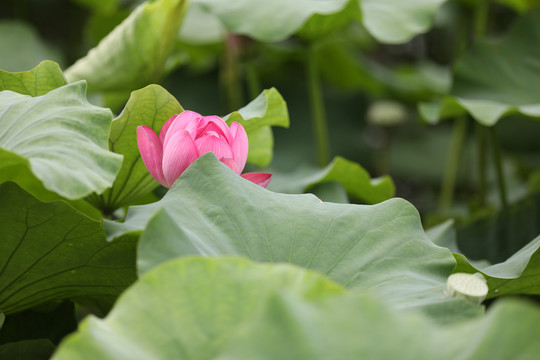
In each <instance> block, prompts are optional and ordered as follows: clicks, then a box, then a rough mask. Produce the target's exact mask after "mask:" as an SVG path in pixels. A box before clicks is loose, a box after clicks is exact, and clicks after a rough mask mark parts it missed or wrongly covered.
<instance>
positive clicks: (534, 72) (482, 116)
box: [420, 9, 540, 126]
mask: <svg viewBox="0 0 540 360" xmlns="http://www.w3.org/2000/svg"><path fill="white" fill-rule="evenodd" d="M539 41H540V9H536V10H531V11H530V12H529V13H527V15H524V16H523V17H521V18H520V19H519V21H518V22H517V23H516V24H515V26H514V27H513V28H512V30H511V31H510V33H509V34H508V35H507V36H506V37H504V38H502V39H500V40H498V41H487V40H484V41H478V42H476V43H475V44H473V45H472V46H471V47H470V48H469V49H468V50H467V51H466V52H465V54H464V56H463V57H462V58H461V59H460V60H459V61H458V62H457V63H456V66H455V75H454V83H453V87H452V91H451V96H449V97H446V98H445V99H444V100H443V101H442V102H440V103H438V104H428V105H424V106H423V107H421V108H420V110H421V112H422V114H423V116H424V117H425V118H426V119H427V120H428V121H429V122H432V123H434V122H437V121H438V120H439V119H441V118H444V117H446V116H448V115H455V114H457V113H459V112H461V113H463V112H465V111H466V112H468V113H469V114H471V116H472V117H473V118H475V119H476V120H477V121H478V122H480V123H481V124H483V125H486V126H492V125H494V124H496V123H497V122H498V121H499V119H500V118H501V117H502V116H504V115H506V114H510V113H521V114H523V115H527V116H531V117H540V101H539V100H538V97H537V96H535V94H537V93H538V91H540V89H539V88H538V86H537V84H538V83H540V75H539V74H540V73H539V71H538V69H539V68H540V60H539V59H540V49H539V48H538V46H537V44H538V42H539Z"/></svg>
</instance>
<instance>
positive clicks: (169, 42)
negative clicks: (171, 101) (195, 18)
mask: <svg viewBox="0 0 540 360" xmlns="http://www.w3.org/2000/svg"><path fill="white" fill-rule="evenodd" d="M186 4H187V1H186V0H157V1H153V2H146V3H144V4H142V5H140V6H139V7H137V8H136V9H135V10H134V11H133V12H132V13H131V15H130V16H129V17H128V18H127V19H125V20H124V21H123V22H122V23H121V24H120V25H118V26H117V27H116V28H115V29H114V30H113V31H112V32H111V33H110V34H109V35H108V36H106V37H105V38H104V39H103V40H102V41H101V42H100V43H99V44H98V46H97V47H95V48H93V49H91V50H90V51H89V52H88V54H87V55H86V56H85V57H83V58H82V59H79V60H78V61H77V62H76V63H75V64H73V65H72V66H71V67H70V68H68V69H67V70H66V72H65V75H66V78H67V79H68V80H69V81H75V80H80V79H86V80H87V81H88V84H89V89H90V90H96V91H114V90H128V91H129V90H132V89H136V88H140V87H142V86H145V85H148V84H150V83H153V82H156V81H158V80H159V79H160V77H161V76H162V74H163V70H164V66H165V62H166V61H167V58H168V56H169V54H170V53H171V51H172V49H173V47H174V43H175V41H176V37H177V34H178V30H179V28H180V25H181V23H182V18H183V14H184V12H185V8H186Z"/></svg>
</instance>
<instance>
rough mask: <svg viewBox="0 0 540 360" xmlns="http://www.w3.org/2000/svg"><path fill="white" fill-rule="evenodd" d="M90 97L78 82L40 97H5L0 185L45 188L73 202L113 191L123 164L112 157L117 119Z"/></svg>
mask: <svg viewBox="0 0 540 360" xmlns="http://www.w3.org/2000/svg"><path fill="white" fill-rule="evenodd" d="M85 92H86V84H85V83H84V82H77V83H73V84H69V85H66V86H62V87H60V88H58V89H55V90H52V91H50V92H49V93H47V94H45V95H42V96H37V97H30V96H25V95H21V94H17V93H14V92H12V91H2V92H1V93H0V127H1V128H2V132H1V133H0V169H2V170H1V171H0V183H1V182H4V181H10V180H11V181H15V182H21V184H23V186H24V185H25V184H30V187H33V185H35V187H40V186H43V187H45V188H46V189H47V190H49V191H52V192H55V193H57V194H59V195H61V196H63V197H65V198H68V199H79V198H82V197H84V196H86V195H88V194H90V193H92V192H96V193H101V192H103V191H104V190H105V189H106V188H108V187H110V186H111V185H112V183H113V181H114V178H115V176H116V174H117V172H118V170H119V168H120V165H121V162H122V157H121V156H120V155H117V154H114V153H112V152H110V151H108V145H107V138H108V132H109V126H110V123H111V118H112V115H111V112H110V110H108V109H103V108H100V107H97V106H93V105H90V104H89V103H88V102H87V101H86V98H85ZM38 179H39V180H38ZM36 183H38V184H37V185H36ZM25 187H26V186H25Z"/></svg>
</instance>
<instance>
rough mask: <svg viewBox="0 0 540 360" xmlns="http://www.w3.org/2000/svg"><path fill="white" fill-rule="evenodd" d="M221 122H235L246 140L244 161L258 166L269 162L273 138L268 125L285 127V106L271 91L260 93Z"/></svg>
mask: <svg viewBox="0 0 540 360" xmlns="http://www.w3.org/2000/svg"><path fill="white" fill-rule="evenodd" d="M223 119H224V120H225V121H227V123H228V124H229V125H230V124H231V123H232V122H233V121H236V122H238V123H240V124H241V125H242V126H243V127H244V129H246V132H247V134H248V138H249V153H248V159H247V161H248V162H250V163H252V164H255V165H258V166H261V167H264V166H267V165H268V164H269V163H270V161H272V150H273V147H274V137H273V135H272V130H271V129H270V126H281V127H289V113H288V110H287V103H286V102H285V100H283V97H282V96H281V94H280V93H279V92H278V91H277V90H276V89H275V88H271V89H267V90H263V92H262V93H261V94H260V95H259V96H257V97H256V98H255V99H254V100H253V101H251V102H250V103H249V104H247V105H246V106H244V107H243V108H241V109H239V110H237V111H234V112H232V113H230V114H228V115H226V116H225V117H223Z"/></svg>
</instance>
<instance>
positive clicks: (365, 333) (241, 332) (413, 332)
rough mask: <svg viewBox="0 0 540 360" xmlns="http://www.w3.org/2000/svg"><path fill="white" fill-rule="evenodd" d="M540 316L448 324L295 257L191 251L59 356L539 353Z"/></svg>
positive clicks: (510, 311) (505, 314) (83, 330)
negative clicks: (263, 258)
mask: <svg viewBox="0 0 540 360" xmlns="http://www.w3.org/2000/svg"><path fill="white" fill-rule="evenodd" d="M538 321H540V310H539V309H538V308H537V307H535V306H533V305H530V304H526V303H521V302H518V301H511V302H503V303H501V304H496V305H495V306H494V307H493V309H492V310H491V311H490V312H489V313H488V314H487V316H486V317H485V318H480V319H477V320H474V321H470V322H465V323H462V324H457V325H452V326H448V327H441V326H439V325H437V324H434V323H432V322H431V321H430V320H428V319H426V318H425V317H422V316H421V315H420V314H410V313H408V314H407V313H406V314H404V313H399V312H398V311H397V310H395V309H390V308H388V307H387V305H386V304H385V303H384V302H383V301H381V300H380V299H378V298H375V297H373V296H372V295H371V294H370V293H352V294H351V293H345V292H344V290H343V289H341V288H340V287H339V286H337V285H336V284H334V283H332V282H331V281H329V280H327V279H325V278H324V277H322V276H320V275H317V274H315V273H312V272H309V271H305V270H303V269H300V268H297V267H294V266H290V265H287V264H255V263H251V262H249V261H247V260H245V259H235V258H214V259H201V258H185V259H175V260H173V261H170V262H167V263H165V264H162V265H161V266H159V267H157V268H156V269H154V270H153V271H151V272H149V273H147V274H145V275H144V276H143V277H142V278H141V279H140V280H139V281H137V282H136V283H135V284H134V285H133V286H132V287H131V288H129V289H128V290H127V291H126V292H125V293H124V294H123V295H122V296H121V297H120V299H119V300H118V302H117V304H116V306H115V308H114V309H113V310H112V311H111V313H110V314H109V315H108V316H107V318H105V319H98V318H96V317H94V316H89V317H88V318H86V319H85V320H84V321H83V322H82V323H81V325H80V328H79V331H78V332H76V333H74V334H73V335H70V336H68V337H67V338H66V339H65V340H64V341H63V343H61V345H60V347H59V349H58V351H57V352H56V353H55V354H54V356H53V357H52V359H53V360H63V359H66V360H67V359H69V360H77V359H102V360H109V359H133V360H137V359H141V360H142V359H199V360H205V359H223V360H224V359H254V360H255V359H260V360H264V359H268V360H269V359H280V360H281V359H283V360H288V359H291V360H292V359H295V360H304V359H305V360H308V359H309V360H318V359H321V360H322V359H336V360H341V359H343V360H345V359H347V360H349V359H415V360H418V359H461V358H473V359H511V358H515V356H516V355H518V356H519V357H520V358H523V359H529V358H531V359H532V358H534V356H536V355H537V354H538V351H540V344H539V343H538V341H537V340H538V336H540V329H539V328H538ZM494 344H497V346H494Z"/></svg>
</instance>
